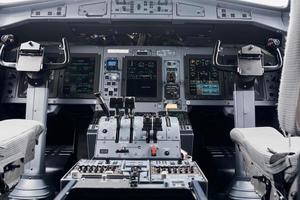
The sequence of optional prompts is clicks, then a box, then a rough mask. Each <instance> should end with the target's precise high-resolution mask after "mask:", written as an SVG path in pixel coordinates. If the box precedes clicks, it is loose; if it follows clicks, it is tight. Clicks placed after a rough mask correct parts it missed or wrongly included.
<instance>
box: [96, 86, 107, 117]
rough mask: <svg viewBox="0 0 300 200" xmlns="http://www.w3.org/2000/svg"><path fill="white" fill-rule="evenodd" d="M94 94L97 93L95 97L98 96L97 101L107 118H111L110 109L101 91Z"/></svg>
mask: <svg viewBox="0 0 300 200" xmlns="http://www.w3.org/2000/svg"><path fill="white" fill-rule="evenodd" d="M94 95H95V97H96V99H97V102H98V103H99V105H100V106H101V108H102V111H103V112H104V114H105V116H106V117H107V118H109V117H110V113H109V109H108V107H107V105H106V103H105V102H104V99H103V98H102V96H101V93H100V92H97V93H95V94H94Z"/></svg>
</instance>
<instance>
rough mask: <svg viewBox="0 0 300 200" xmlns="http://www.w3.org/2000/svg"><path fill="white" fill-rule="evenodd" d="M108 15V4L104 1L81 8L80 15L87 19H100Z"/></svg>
mask: <svg viewBox="0 0 300 200" xmlns="http://www.w3.org/2000/svg"><path fill="white" fill-rule="evenodd" d="M106 14H107V2H106V1H102V2H99V3H93V4H84V5H81V6H79V9H78V15H80V16H87V17H97V16H98V17H99V16H104V15H106Z"/></svg>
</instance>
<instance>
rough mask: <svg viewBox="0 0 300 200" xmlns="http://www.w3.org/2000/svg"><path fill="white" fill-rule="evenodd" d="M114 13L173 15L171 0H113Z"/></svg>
mask: <svg viewBox="0 0 300 200" xmlns="http://www.w3.org/2000/svg"><path fill="white" fill-rule="evenodd" d="M111 12H112V14H140V15H141V14H143V15H172V13H173V5H172V1H171V0H151V1H149V0H113V2H112V11H111Z"/></svg>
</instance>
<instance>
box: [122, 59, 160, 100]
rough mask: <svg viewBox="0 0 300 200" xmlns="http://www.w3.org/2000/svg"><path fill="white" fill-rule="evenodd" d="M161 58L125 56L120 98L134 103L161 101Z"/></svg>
mask: <svg viewBox="0 0 300 200" xmlns="http://www.w3.org/2000/svg"><path fill="white" fill-rule="evenodd" d="M161 68H162V64H161V57H158V56H155V57H154V56H152V57H145V56H138V57H136V56H129V57H128V56H126V57H125V58H124V65H123V76H122V96H134V97H135V99H136V101H143V102H147V101H150V102H152V101H161V97H162V94H161V86H162V77H161V72H162V70H161Z"/></svg>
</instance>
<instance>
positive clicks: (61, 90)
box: [2, 46, 280, 112]
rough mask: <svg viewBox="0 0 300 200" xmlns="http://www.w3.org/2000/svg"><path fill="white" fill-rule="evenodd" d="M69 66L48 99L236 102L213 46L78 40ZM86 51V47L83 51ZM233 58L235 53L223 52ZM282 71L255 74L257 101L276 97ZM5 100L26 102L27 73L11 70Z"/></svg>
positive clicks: (150, 106)
mask: <svg viewBox="0 0 300 200" xmlns="http://www.w3.org/2000/svg"><path fill="white" fill-rule="evenodd" d="M71 49H72V50H73V51H72V52H73V53H72V54H71V57H72V61H71V63H70V64H69V66H68V67H67V68H66V69H65V70H60V71H54V72H51V74H50V80H49V83H48V86H49V104H90V105H94V104H95V103H96V101H95V98H94V95H93V94H94V92H97V91H100V92H101V93H102V96H103V98H104V99H105V101H107V102H108V101H109V99H110V97H118V96H135V97H136V100H137V104H136V106H137V109H139V110H141V112H159V111H163V110H164V106H165V105H166V103H175V104H177V105H178V110H182V111H186V110H187V107H188V106H189V105H220V106H228V105H229V106H230V105H233V101H232V99H233V98H232V93H233V88H234V86H233V85H234V78H235V77H234V75H233V74H232V73H229V72H219V71H217V70H216V69H215V68H214V67H213V66H212V64H211V54H212V48H208V47H193V48H192V47H159V46H158V47H155V46H152V47H150V46H147V47H143V46H128V47H127V46H121V47H116V46H113V47H97V46H84V47H82V46H76V47H72V48H71ZM81 52H86V53H81ZM223 59H224V61H223V62H224V63H226V64H229V63H232V62H233V60H234V56H233V55H232V56H227V57H226V56H225V57H224V58H223ZM279 80H280V72H272V73H265V75H264V76H263V77H261V78H258V79H257V80H256V84H255V91H256V104H257V105H266V106H273V105H275V103H276V101H277V93H278V87H279ZM4 86H5V87H4V88H5V89H4V95H3V98H2V102H4V103H25V102H26V99H25V97H26V89H27V81H26V75H25V74H21V73H17V72H16V71H13V70H7V71H6V76H5V82H4Z"/></svg>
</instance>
